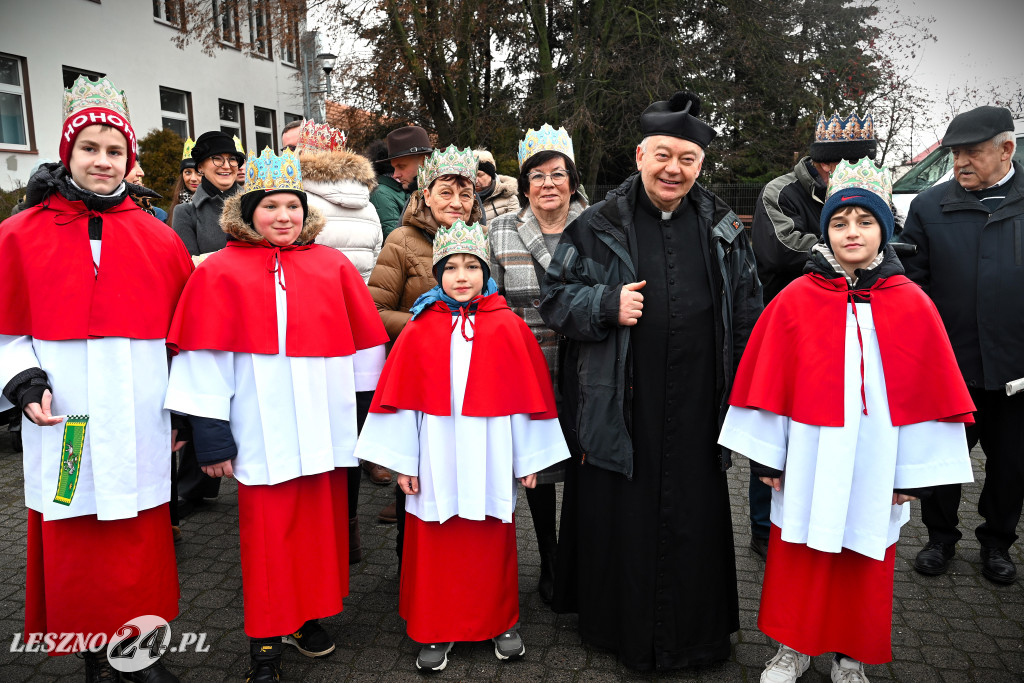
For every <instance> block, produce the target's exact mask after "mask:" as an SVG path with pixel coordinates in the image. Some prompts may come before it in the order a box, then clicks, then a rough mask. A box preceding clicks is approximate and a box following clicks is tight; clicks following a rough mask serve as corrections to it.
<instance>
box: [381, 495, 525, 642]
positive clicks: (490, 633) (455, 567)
mask: <svg viewBox="0 0 1024 683" xmlns="http://www.w3.org/2000/svg"><path fill="white" fill-rule="evenodd" d="M517 562H518V560H517V557H516V525H515V522H514V521H513V523H511V524H505V523H504V522H502V521H501V520H500V519H495V518H493V517H488V518H487V519H486V520H484V521H473V520H468V519H462V518H461V517H452V518H450V519H448V520H447V521H445V522H444V523H441V522H424V521H423V520H421V519H420V518H419V517H416V516H415V515H413V514H409V513H406V516H405V545H404V547H403V551H402V585H401V589H400V590H399V598H398V614H399V615H400V616H401V617H402V618H403V619H405V621H406V624H407V628H406V631H407V633H408V634H409V637H410V638H412V639H413V640H415V641H416V642H418V643H445V642H451V641H474V640H488V639H490V638H493V637H495V636H497V635H500V634H502V633H504V632H505V631H507V630H508V629H510V628H511V627H512V626H513V625H514V624H515V623H516V622H517V621H519V567H518V564H517Z"/></svg>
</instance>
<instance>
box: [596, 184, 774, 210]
mask: <svg viewBox="0 0 1024 683" xmlns="http://www.w3.org/2000/svg"><path fill="white" fill-rule="evenodd" d="M616 187H618V185H594V186H592V187H587V188H586V190H587V196H588V197H590V201H591V203H595V202H597V201H600V200H602V199H604V196H605V195H606V194H608V192H610V191H611V190H614V189H615V188H616ZM705 187H707V189H709V190H711V191H712V192H714V193H715V194H716V195H718V196H719V197H720V198H721V199H722V201H724V202H725V203H726V204H728V205H729V206H730V207H732V210H733V211H735V212H736V213H737V214H739V215H740V216H749V215H751V214H753V213H754V204H755V203H756V202H757V196H758V195H759V194H761V190H762V189H764V185H763V184H762V183H715V184H713V185H706V186H705Z"/></svg>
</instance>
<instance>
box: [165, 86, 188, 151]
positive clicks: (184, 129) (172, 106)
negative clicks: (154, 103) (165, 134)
mask: <svg viewBox="0 0 1024 683" xmlns="http://www.w3.org/2000/svg"><path fill="white" fill-rule="evenodd" d="M160 125H161V126H163V127H164V128H166V129H168V130H173V131H174V132H175V133H177V134H178V136H179V137H181V139H182V140H184V139H185V138H190V137H192V94H191V93H188V92H185V91H183V90H173V89H171V88H164V87H162V86H161V88H160Z"/></svg>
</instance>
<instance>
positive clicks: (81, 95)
mask: <svg viewBox="0 0 1024 683" xmlns="http://www.w3.org/2000/svg"><path fill="white" fill-rule="evenodd" d="M93 107H98V108H100V109H109V110H110V111H113V112H116V113H118V114H120V115H121V116H122V117H124V119H125V121H127V122H129V123H130V122H131V115H130V114H129V113H128V98H126V97H125V96H124V91H123V90H118V89H117V88H115V87H114V84H113V83H111V82H110V81H109V80H107V79H106V78H101V79H99V80H98V81H94V80H92V79H91V78H89V77H88V76H79V77H78V78H76V79H75V82H74V83H72V84H71V87H70V88H67V89H66V90H65V91H64V106H63V112H64V119H65V120H67V119H68V117H70V116H71V115H72V114H74V113H75V112H79V111H82V110H83V109H92V108H93Z"/></svg>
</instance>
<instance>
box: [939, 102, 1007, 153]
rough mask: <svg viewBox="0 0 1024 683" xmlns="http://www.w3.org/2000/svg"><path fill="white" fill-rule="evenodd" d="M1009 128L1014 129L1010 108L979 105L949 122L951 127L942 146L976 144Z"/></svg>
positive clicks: (947, 130)
mask: <svg viewBox="0 0 1024 683" xmlns="http://www.w3.org/2000/svg"><path fill="white" fill-rule="evenodd" d="M1008 130H1011V131H1012V130H1013V114H1011V113H1010V110H1009V109H1007V108H1006V107H988V106H985V107H978V108H977V109H972V110H970V111H965V112H964V113H963V114H959V115H957V116H956V118H954V119H953V120H952V121H950V122H949V128H947V129H946V134H945V135H943V136H942V146H943V147H957V146H960V145H976V144H978V143H979V142H985V141H986V140H991V139H992V138H994V137H995V136H997V135H999V134H1000V133H1005V132H1006V131H1008Z"/></svg>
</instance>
